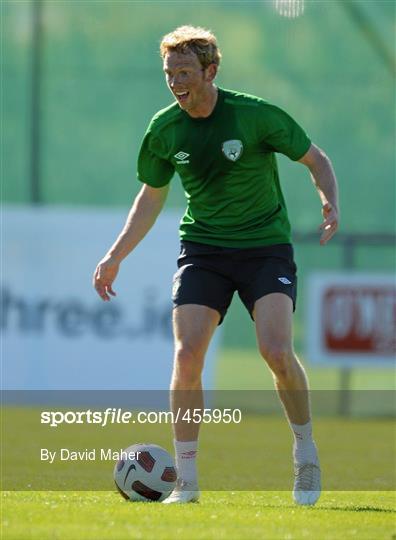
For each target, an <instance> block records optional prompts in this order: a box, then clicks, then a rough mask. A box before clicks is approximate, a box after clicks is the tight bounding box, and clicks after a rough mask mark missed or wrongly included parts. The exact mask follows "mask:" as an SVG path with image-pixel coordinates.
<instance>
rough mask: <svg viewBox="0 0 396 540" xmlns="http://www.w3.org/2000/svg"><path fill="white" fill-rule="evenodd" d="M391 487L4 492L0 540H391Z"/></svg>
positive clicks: (392, 524) (392, 512)
mask: <svg viewBox="0 0 396 540" xmlns="http://www.w3.org/2000/svg"><path fill="white" fill-rule="evenodd" d="M394 503H395V497H394V493H393V492H325V493H324V494H323V495H322V498H321V499H320V501H319V502H318V504H317V505H316V506H315V507H309V508H302V507H296V506H295V505H294V504H293V503H292V502H291V496H290V493H287V492H213V491H212V492H205V493H203V494H202V500H201V502H200V503H198V504H190V505H183V506H173V505H172V506H168V505H162V504H158V503H129V502H127V501H124V500H123V499H122V498H121V497H120V496H119V495H118V494H117V493H115V492H114V493H112V492H53V491H52V492H42V491H39V492H4V493H3V496H2V508H3V520H2V522H3V525H2V538H4V540H17V539H18V540H28V539H32V540H33V539H37V540H47V539H48V540H49V539H51V540H77V539H78V540H80V539H81V540H88V539H89V540H107V539H109V540H110V539H112V540H113V539H114V540H124V539H125V540H126V539H147V540H151V539H154V538H155V539H157V540H165V539H169V540H173V539H174V540H182V539H183V540H185V539H189V540H190V539H191V540H195V539H197V540H198V539H202V540H204V539H205V540H210V539H215V540H221V539H235V540H237V539H241V540H242V539H251V538H254V539H284V540H286V539H287V540H292V539H301V538H307V539H311V538H312V539H316V540H324V539H334V540H339V539H348V538H356V539H359V540H362V539H370V540H374V539H375V540H380V539H389V540H390V539H392V538H394V537H395V536H394V535H395V534H396V527H395V510H394Z"/></svg>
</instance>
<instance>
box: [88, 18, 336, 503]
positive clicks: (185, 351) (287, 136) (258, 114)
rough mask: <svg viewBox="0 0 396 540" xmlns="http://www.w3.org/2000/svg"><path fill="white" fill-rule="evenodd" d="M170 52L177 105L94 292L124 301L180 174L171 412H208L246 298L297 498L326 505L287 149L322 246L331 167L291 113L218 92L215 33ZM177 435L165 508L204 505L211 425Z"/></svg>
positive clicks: (170, 46) (181, 428)
mask: <svg viewBox="0 0 396 540" xmlns="http://www.w3.org/2000/svg"><path fill="white" fill-rule="evenodd" d="M160 52H161V56H162V59H163V69H164V73H165V78H166V82H167V85H168V87H169V90H170V91H171V93H172V95H173V97H174V98H175V102H174V103H173V104H172V105H170V106H169V107H167V108H165V109H163V110H160V111H159V112H158V113H157V114H156V115H155V116H154V117H153V119H152V120H151V123H150V125H149V127H148V129H147V131H146V134H145V136H144V139H143V142H142V145H141V149H140V153H139V158H138V178H139V180H140V181H141V182H142V183H143V187H142V189H141V190H140V192H139V194H138V195H137V197H136V199H135V201H134V203H133V206H132V208H131V210H130V213H129V215H128V218H127V221H126V223H125V226H124V228H123V230H122V232H121V234H120V235H119V237H118V238H117V240H116V241H115V243H114V244H113V246H112V247H111V248H110V250H109V251H108V253H107V254H106V255H105V257H104V258H103V259H102V260H101V261H100V262H99V264H98V266H97V268H96V271H95V273H94V286H95V288H96V290H97V292H98V294H99V296H100V297H101V298H102V299H103V300H105V301H108V300H110V297H111V296H114V295H115V292H114V290H113V282H114V279H115V278H116V275H117V272H118V270H119V265H120V263H121V261H122V260H123V259H124V258H125V257H126V256H127V255H128V254H129V253H130V252H131V251H132V250H133V249H134V248H135V247H136V245H137V244H138V243H139V242H140V241H141V240H142V238H143V237H144V236H145V234H146V233H147V232H148V231H149V229H150V228H151V227H152V226H153V224H154V222H155V220H156V218H157V216H158V214H159V212H160V211H161V209H162V207H163V204H164V202H165V199H166V196H167V193H168V188H169V182H170V180H171V178H172V177H173V175H174V173H175V171H177V172H178V173H179V175H180V178H181V181H182V183H183V187H184V190H185V193H186V197H187V209H186V212H185V214H184V216H183V218H182V220H181V225H180V237H181V251H180V256H179V258H178V268H179V270H178V271H177V272H176V274H175V276H174V283H173V302H174V311H173V332H174V339H175V357H174V368H173V375H172V381H171V406H172V408H173V410H174V411H176V410H177V409H180V410H181V411H185V410H188V409H202V408H203V397H202V386H201V372H202V368H203V365H204V357H205V352H206V350H207V348H208V345H209V342H210V339H211V337H212V335H213V332H214V331H215V329H216V327H217V326H218V325H219V324H220V323H221V322H222V321H223V318H224V316H225V314H226V311H227V308H228V306H229V305H230V302H231V299H232V296H233V293H234V292H235V291H238V294H239V296H240V298H241V300H242V302H243V303H244V305H245V306H246V309H247V310H248V312H249V314H250V316H251V318H252V320H253V321H254V324H255V326H256V333H257V341H258V346H259V350H260V353H261V355H262V356H263V358H264V359H265V360H266V362H267V364H268V366H269V368H270V370H271V371H272V374H273V377H274V382H275V386H276V389H277V391H278V394H279V397H280V400H281V402H282V404H283V407H284V410H285V414H286V417H287V419H288V422H289V424H290V427H291V430H292V432H293V435H294V446H293V458H294V467H295V479H294V489H293V496H294V500H295V502H296V503H297V504H302V505H309V504H315V502H316V501H317V499H318V498H319V495H320V490H321V483H320V468H319V459H318V453H317V448H316V446H315V443H314V441H313V438H312V426H311V412H310V402H309V391H308V382H307V376H306V374H305V371H304V369H303V367H302V365H301V363H300V362H299V360H298V358H297V356H296V354H295V352H294V350H293V343H292V314H293V311H294V308H295V302H296V265H295V263H294V260H293V248H292V245H291V240H290V224H289V220H288V215H287V210H286V205H285V200H284V198H283V195H282V191H281V187H280V183H279V177H278V168H277V162H276V157H275V153H277V152H280V153H282V154H284V155H286V156H288V157H289V158H290V159H291V160H293V161H298V162H299V163H302V164H303V165H305V166H306V167H307V168H308V169H309V171H310V173H311V177H312V180H313V183H314V185H315V187H316V189H317V191H318V194H319V197H320V199H321V202H322V215H323V221H322V224H321V226H320V228H321V229H322V234H321V237H320V243H321V244H322V245H324V244H326V243H327V242H328V241H329V240H330V238H331V237H332V236H333V235H334V233H335V232H336V230H337V227H338V195H337V182H336V178H335V175H334V172H333V168H332V165H331V162H330V160H329V158H328V157H327V156H326V154H325V153H324V152H323V150H321V149H320V148H318V147H317V146H316V145H315V144H313V143H312V142H311V141H310V139H309V138H308V136H307V135H306V133H305V132H304V130H303V129H302V128H301V127H300V126H299V125H298V124H297V123H296V122H295V120H294V119H293V118H291V117H290V116H289V115H288V114H287V113H286V112H284V111H283V110H282V109H280V108H278V107H276V106H274V105H272V104H270V103H268V102H266V101H264V100H262V99H260V98H258V97H255V96H251V95H247V94H243V93H239V92H234V91H230V90H225V89H222V88H219V87H217V86H216V85H215V82H214V81H215V77H216V74H217V71H218V68H219V64H220V59H221V54H220V50H219V48H218V46H217V41H216V37H215V36H214V35H213V34H212V33H211V32H210V31H208V30H205V29H203V28H198V27H192V26H182V27H179V28H177V29H176V30H175V31H173V32H171V33H170V34H167V35H166V36H165V37H164V38H163V40H162V42H161V48H160ZM173 429H174V438H175V441H174V444H175V451H176V465H177V469H178V477H179V480H178V485H177V487H176V488H175V490H174V492H173V493H172V495H171V496H170V497H169V498H168V499H166V500H165V501H164V502H165V503H167V504H169V503H186V502H194V501H197V500H198V498H199V490H198V481H197V470H196V456H197V441H198V432H199V425H198V424H195V423H187V422H181V423H176V424H174V426H173Z"/></svg>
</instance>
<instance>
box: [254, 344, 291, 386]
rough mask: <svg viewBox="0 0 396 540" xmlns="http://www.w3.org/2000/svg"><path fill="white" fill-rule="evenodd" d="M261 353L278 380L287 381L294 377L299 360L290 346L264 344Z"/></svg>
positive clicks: (261, 346)
mask: <svg viewBox="0 0 396 540" xmlns="http://www.w3.org/2000/svg"><path fill="white" fill-rule="evenodd" d="M260 353H261V355H262V357H263V358H264V359H265V361H266V362H267V364H268V366H269V368H270V369H271V371H272V373H273V374H274V375H275V376H276V377H277V378H279V379H283V380H286V379H289V378H290V377H291V376H292V373H293V372H294V368H295V364H296V362H297V358H296V357H295V355H294V352H293V350H292V348H291V347H290V346H287V345H283V344H275V343H272V344H262V345H260Z"/></svg>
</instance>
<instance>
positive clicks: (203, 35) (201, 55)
mask: <svg viewBox="0 0 396 540" xmlns="http://www.w3.org/2000/svg"><path fill="white" fill-rule="evenodd" d="M168 52H178V53H182V54H186V53H188V52H193V53H195V54H196V55H197V56H198V59H199V61H200V62H201V66H202V67H203V68H204V69H206V68H207V67H208V66H209V65H210V64H216V65H219V64H220V60H221V52H220V49H219V48H218V46H217V40H216V36H215V35H214V34H213V33H212V32H211V31H210V30H206V29H205V28H201V27H200V26H188V25H186V26H179V27H178V28H176V30H174V31H173V32H170V33H169V34H166V36H164V37H163V38H162V41H161V46H160V53H161V56H162V58H164V56H165V55H166V54H167V53H168Z"/></svg>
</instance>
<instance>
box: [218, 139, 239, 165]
mask: <svg viewBox="0 0 396 540" xmlns="http://www.w3.org/2000/svg"><path fill="white" fill-rule="evenodd" d="M221 149H222V151H223V154H224V155H225V157H226V158H227V159H229V160H231V161H236V160H237V159H239V158H240V157H241V155H242V152H243V144H242V141H238V140H237V139H235V140H232V141H224V142H223V144H222V146H221Z"/></svg>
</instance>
